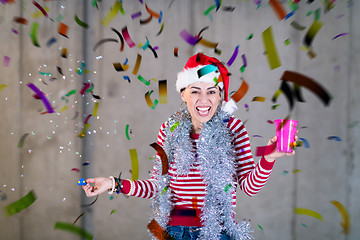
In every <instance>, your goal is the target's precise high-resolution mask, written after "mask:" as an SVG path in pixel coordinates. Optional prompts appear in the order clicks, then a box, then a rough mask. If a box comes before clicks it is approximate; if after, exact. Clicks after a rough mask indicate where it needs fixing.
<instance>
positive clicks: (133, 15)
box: [131, 11, 141, 19]
mask: <svg viewBox="0 0 360 240" xmlns="http://www.w3.org/2000/svg"><path fill="white" fill-rule="evenodd" d="M140 16H141V11H138V12H136V13H133V14H131V19H134V18H138V17H140Z"/></svg>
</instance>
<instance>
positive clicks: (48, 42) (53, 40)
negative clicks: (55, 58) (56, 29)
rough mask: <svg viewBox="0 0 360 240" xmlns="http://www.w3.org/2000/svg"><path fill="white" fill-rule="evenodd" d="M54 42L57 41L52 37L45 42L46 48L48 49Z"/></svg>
mask: <svg viewBox="0 0 360 240" xmlns="http://www.w3.org/2000/svg"><path fill="white" fill-rule="evenodd" d="M56 41H57V40H56V38H54V37H52V38H50V39H49V40H48V41H47V43H46V46H48V47H50V46H51V45H53V44H54V43H56Z"/></svg>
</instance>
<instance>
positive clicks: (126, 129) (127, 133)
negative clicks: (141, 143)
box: [125, 124, 130, 140]
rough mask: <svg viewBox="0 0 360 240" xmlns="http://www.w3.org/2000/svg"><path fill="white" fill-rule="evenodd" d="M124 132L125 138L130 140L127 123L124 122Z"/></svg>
mask: <svg viewBox="0 0 360 240" xmlns="http://www.w3.org/2000/svg"><path fill="white" fill-rule="evenodd" d="M125 134H126V138H127V140H130V136H129V124H126V127H125Z"/></svg>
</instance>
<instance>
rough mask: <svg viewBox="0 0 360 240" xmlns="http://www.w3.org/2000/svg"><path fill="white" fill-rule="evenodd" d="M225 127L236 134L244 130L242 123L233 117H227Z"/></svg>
mask: <svg viewBox="0 0 360 240" xmlns="http://www.w3.org/2000/svg"><path fill="white" fill-rule="evenodd" d="M227 127H228V128H229V129H230V131H231V132H233V133H238V132H240V131H242V130H245V126H244V124H243V122H242V121H241V120H240V119H238V118H236V117H234V116H231V117H229V121H228V124H227Z"/></svg>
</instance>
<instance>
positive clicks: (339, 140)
mask: <svg viewBox="0 0 360 240" xmlns="http://www.w3.org/2000/svg"><path fill="white" fill-rule="evenodd" d="M327 139H328V140H335V141H337V142H341V141H342V140H341V138H340V137H337V136H329V137H328V138H327Z"/></svg>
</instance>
